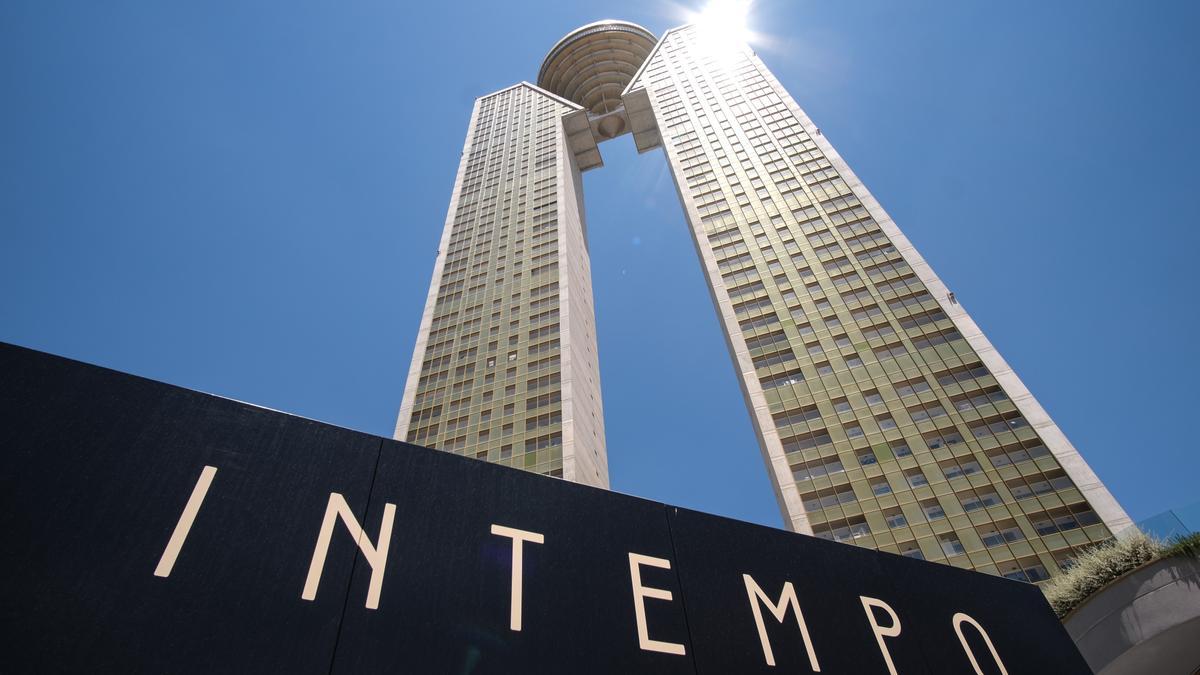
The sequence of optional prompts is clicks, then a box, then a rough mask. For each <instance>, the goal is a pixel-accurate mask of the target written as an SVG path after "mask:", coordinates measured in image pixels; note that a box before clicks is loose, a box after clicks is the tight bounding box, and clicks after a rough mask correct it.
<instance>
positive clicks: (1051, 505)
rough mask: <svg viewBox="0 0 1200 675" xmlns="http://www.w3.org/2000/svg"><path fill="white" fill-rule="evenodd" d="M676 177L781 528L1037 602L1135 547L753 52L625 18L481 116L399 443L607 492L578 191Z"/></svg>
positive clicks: (1048, 424) (595, 27)
mask: <svg viewBox="0 0 1200 675" xmlns="http://www.w3.org/2000/svg"><path fill="white" fill-rule="evenodd" d="M625 133H631V134H632V137H633V140H634V143H635V144H636V145H637V148H638V150H639V151H640V152H646V151H648V150H651V149H654V148H657V147H661V148H662V149H663V150H664V152H665V155H666V158H667V161H668V163H669V165H670V168H671V174H672V176H673V178H674V181H675V185H676V188H677V190H678V193H679V195H680V200H681V202H682V206H683V208H684V212H685V216H686V219H687V222H688V224H689V227H690V228H691V231H692V235H693V242H694V244H695V246H696V251H697V254H698V256H699V257H700V260H701V262H702V267H703V269H704V273H705V276H706V278H707V280H708V286H709V291H710V293H711V296H712V299H713V304H714V306H715V307H716V309H717V312H718V314H719V317H720V320H721V323H722V326H723V328H724V334H725V338H726V344H727V346H728V348H729V352H730V355H731V358H732V360H733V363H734V367H735V369H736V370H737V373H738V376H739V380H740V382H741V387H742V393H743V396H744V398H745V400H746V405H747V408H748V410H749V412H750V416H751V419H752V421H753V424H754V428H755V431H756V434H757V436H758V442H759V447H760V450H761V452H762V455H763V459H764V461H765V463H766V465H767V469H768V473H769V475H770V478H771V482H772V484H773V486H774V488H775V492H776V498H777V500H778V503H779V505H780V509H781V511H782V513H783V519H784V522H785V524H786V525H787V526H788V527H789V528H790V529H792V530H794V531H797V532H802V533H807V534H814V535H816V536H820V537H825V538H828V539H834V540H838V541H847V542H852V543H855V544H858V545H864V546H869V547H873V548H878V549H881V550H887V551H892V552H896V553H901V554H903V555H908V556H912V557H920V558H927V559H932V560H939V561H945V562H949V563H951V564H955V565H958V566H962V567H969V568H974V569H979V570H982V571H988V572H993V573H999V574H1004V575H1006V576H1010V577H1012V578H1017V579H1023V580H1029V581H1038V580H1040V579H1043V578H1046V577H1047V576H1048V575H1049V574H1052V573H1053V572H1054V571H1055V570H1056V569H1058V568H1060V567H1061V566H1063V565H1064V564H1066V563H1067V562H1068V561H1069V560H1070V559H1071V558H1072V557H1073V556H1074V555H1075V554H1076V552H1077V550H1078V549H1079V548H1080V547H1083V546H1087V545H1088V544H1091V543H1094V542H1098V541H1103V540H1105V539H1108V538H1109V537H1111V536H1112V535H1113V534H1114V533H1116V532H1119V531H1120V530H1122V529H1124V528H1125V527H1126V526H1128V525H1129V524H1130V521H1129V518H1128V517H1127V516H1126V514H1125V512H1124V511H1123V510H1122V509H1121V507H1120V505H1118V504H1117V502H1116V501H1115V500H1114V499H1113V497H1112V496H1111V494H1109V492H1108V490H1107V489H1106V488H1105V487H1104V485H1103V484H1102V483H1101V482H1100V480H1099V479H1098V478H1097V477H1096V475H1095V474H1094V473H1093V472H1092V470H1091V468H1090V467H1089V466H1088V465H1087V463H1086V462H1085V461H1084V460H1083V458H1082V457H1081V456H1080V455H1079V453H1078V452H1077V451H1076V450H1075V449H1074V447H1073V446H1072V445H1071V444H1070V442H1069V441H1068V440H1067V439H1066V437H1065V436H1064V435H1063V433H1062V432H1061V431H1060V430H1059V429H1058V427H1057V426H1056V425H1055V424H1054V422H1053V420H1051V419H1050V417H1049V416H1048V415H1047V414H1046V412H1045V411H1044V410H1043V409H1042V408H1041V406H1040V405H1039V404H1038V403H1037V401H1036V400H1035V399H1034V398H1033V396H1032V395H1031V394H1030V393H1029V391H1028V390H1027V389H1026V388H1025V386H1024V384H1022V382H1021V381H1020V379H1018V378H1017V376H1016V374H1015V373H1013V371H1012V369H1011V368H1010V367H1009V366H1008V365H1007V364H1006V363H1005V361H1004V360H1003V358H1001V356H1000V355H999V353H998V352H997V351H996V350H995V348H994V347H993V346H992V345H991V343H990V342H989V341H988V340H987V338H986V336H984V335H983V333H982V332H981V331H980V330H979V328H978V327H977V326H976V325H975V323H974V322H973V321H972V320H971V318H970V316H969V315H968V314H967V313H966V311H965V309H964V308H963V307H962V306H961V304H959V303H958V301H957V300H956V298H955V297H954V295H953V294H952V293H950V292H949V291H948V290H947V289H946V287H945V285H944V284H943V283H942V282H941V281H940V280H939V279H938V277H937V276H936V274H934V272H933V270H932V269H931V268H930V267H929V265H928V264H927V263H926V262H925V261H924V260H923V259H922V258H921V256H920V254H919V253H918V252H917V251H916V250H915V249H914V248H913V246H912V245H911V243H909V241H908V239H907V238H905V236H904V234H903V233H902V232H901V231H900V230H899V229H898V228H897V227H896V225H895V224H894V223H893V222H892V220H891V219H890V218H889V217H888V215H887V213H886V212H885V211H884V210H883V209H882V207H880V205H879V204H878V202H876V201H875V199H874V197H872V195H871V193H870V192H869V191H868V190H867V189H866V187H865V186H863V184H862V183H861V182H860V181H859V180H858V179H857V178H856V177H855V175H854V173H853V172H852V171H851V170H850V168H849V166H847V165H846V163H845V162H844V161H843V160H842V158H841V157H840V156H839V155H838V154H837V151H836V150H834V148H833V147H832V146H831V145H830V144H829V142H828V141H827V140H826V139H825V137H824V136H823V135H822V134H821V132H820V130H819V129H818V128H817V127H816V126H814V125H813V123H812V121H811V120H810V119H809V118H808V117H807V115H805V114H804V112H803V111H802V110H801V109H800V108H799V106H797V105H796V103H795V101H794V100H793V99H792V98H791V96H790V95H788V93H787V91H786V90H784V88H783V87H782V86H781V85H780V83H779V82H778V81H777V80H776V79H775V78H774V76H773V75H772V74H771V73H770V71H768V70H767V68H766V67H765V66H764V65H763V63H762V61H761V60H759V58H758V57H757V56H756V55H755V54H754V53H753V52H752V51H750V50H749V49H748V48H747V47H746V46H745V45H742V44H737V43H732V42H730V41H728V40H727V39H724V38H722V37H721V36H719V35H714V34H712V32H711V31H705V30H704V29H702V28H701V27H698V26H694V25H687V26H682V27H680V28H676V29H673V30H669V31H667V32H666V33H665V34H664V35H663V36H662V38H661V39H655V38H654V36H653V35H652V34H651V33H650V32H649V31H647V30H646V29H644V28H641V27H640V26H636V25H634V24H629V23H626V22H620V21H603V22H598V23H595V24H589V25H587V26H583V27H581V28H579V29H577V30H575V31H573V32H572V33H570V34H568V35H567V36H566V37H564V38H563V39H562V40H561V41H559V43H558V44H556V45H555V46H554V48H553V49H551V51H550V53H549V54H548V55H547V57H546V59H545V61H544V62H543V64H542V67H541V70H540V72H539V76H538V84H537V86H534V85H531V84H528V83H521V84H519V85H515V86H513V87H511V88H509V89H505V90H502V91H500V92H497V93H495V94H491V95H489V96H485V97H482V98H481V99H479V100H478V101H477V102H476V105H475V111H474V113H473V114H472V120H471V126H470V129H469V130H468V135H467V136H468V137H467V145H466V147H465V148H464V152H463V159H462V164H461V165H460V168H459V175H458V178H457V180H456V184H455V189H454V196H453V198H452V200H451V206H450V213H449V214H448V216H447V223H446V229H445V232H444V234H443V239H442V246H441V250H440V251H439V254H438V260H437V263H436V265H435V268H434V279H433V284H432V285H431V288H430V294H429V298H428V301H427V304H426V309H425V314H424V316H423V318H422V323H421V331H420V335H419V338H418V342H417V349H416V350H415V352H414V356H413V361H412V368H411V369H410V372H409V380H408V386H407V388H406V390H405V396H404V402H403V404H402V407H401V411H400V416H399V420H398V422H397V437H398V438H403V439H406V440H409V441H412V442H415V443H420V444H426V445H431V446H433V447H438V448H441V449H444V450H449V451H454V452H460V453H463V454H468V455H472V456H477V457H480V458H481V459H488V460H491V461H502V462H505V463H510V464H513V465H515V466H519V467H523V468H529V469H532V470H536V471H541V472H543V473H549V474H551V475H561V476H562V477H564V478H567V479H569V480H577V481H580V482H586V483H590V484H594V485H599V486H606V485H607V469H606V459H605V458H606V455H605V447H604V434H603V418H602V409H601V401H600V391H599V375H598V368H597V354H596V338H595V328H594V313H593V309H592V297H591V287H590V281H589V273H588V266H589V259H588V255H587V238H586V226H585V222H584V214H583V209H582V203H581V197H582V195H581V191H580V179H579V173H580V172H581V171H585V170H588V169H591V168H594V167H598V166H601V165H602V160H601V157H600V153H599V148H598V144H599V143H600V142H602V141H604V140H607V139H609V138H614V137H617V136H620V135H623V134H625Z"/></svg>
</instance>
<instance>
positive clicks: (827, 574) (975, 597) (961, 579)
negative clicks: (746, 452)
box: [668, 507, 1091, 675]
mask: <svg viewBox="0 0 1200 675" xmlns="http://www.w3.org/2000/svg"><path fill="white" fill-rule="evenodd" d="M668 513H669V519H670V522H671V533H672V537H673V539H674V544H675V553H676V561H677V562H678V567H679V571H680V572H679V573H680V582H681V585H682V586H683V589H684V603H685V605H686V606H687V614H688V624H689V626H690V628H691V635H692V641H693V644H695V646H696V663H697V672H698V673H701V674H704V675H711V674H719V673H735V672H736V673H771V672H794V673H807V672H812V671H811V670H810V668H809V661H808V657H807V652H806V651H805V646H804V641H803V638H802V636H801V632H800V629H799V627H798V625H797V622H796V616H795V613H794V611H793V610H791V609H789V610H788V614H787V615H786V616H785V618H784V622H782V623H781V622H779V621H777V620H776V619H775V617H774V616H773V615H772V613H771V610H770V609H769V608H768V607H767V606H766V605H763V604H760V608H761V610H760V611H761V612H762V617H763V623H764V626H765V629H766V631H767V636H768V639H769V642H770V645H771V649H772V652H773V654H772V656H773V657H774V659H775V663H776V666H775V667H771V666H768V665H767V663H766V659H765V656H764V651H763V648H762V642H761V640H760V638H759V633H758V629H757V626H756V623H755V620H754V615H753V613H752V609H751V605H750V600H749V597H748V594H747V592H746V585H745V583H744V580H743V575H744V574H749V575H750V576H751V577H752V578H753V579H754V580H755V582H756V583H757V585H758V586H759V587H761V589H762V591H763V592H764V593H765V594H766V595H767V597H768V598H769V599H770V600H771V601H772V602H773V603H777V604H778V603H779V601H780V597H781V592H782V590H783V586H784V584H785V583H786V582H791V583H792V585H793V587H794V589H795V591H796V598H797V600H798V603H799V605H800V608H801V611H802V612H803V614H804V618H805V624H806V626H807V628H808V631H809V636H810V638H811V641H812V643H813V648H814V652H815V654H816V657H817V660H818V665H819V666H820V669H821V670H820V672H822V673H831V674H833V673H884V674H886V673H888V668H887V664H886V662H885V661H884V659H883V656H882V654H881V651H880V649H879V646H878V643H877V641H876V638H875V634H874V632H873V631H872V628H871V624H870V622H869V621H868V619H867V615H866V610H865V609H864V607H863V603H862V600H861V599H860V598H861V596H867V597H869V598H873V599H877V600H881V601H883V602H884V603H886V604H887V605H888V606H889V607H891V608H892V609H893V610H894V611H895V613H896V615H897V617H898V618H899V620H900V633H899V635H896V636H894V637H885V638H884V640H885V643H886V645H887V649H888V652H889V654H890V655H891V657H892V661H893V664H894V666H895V668H896V671H897V672H899V673H905V674H908V673H939V674H940V673H946V674H950V673H956V674H957V673H974V672H975V670H974V669H973V668H972V666H971V663H970V661H969V660H968V658H967V656H966V651H965V650H964V649H963V647H962V645H961V643H960V641H959V638H958V636H957V634H956V633H955V630H954V627H953V623H952V620H953V618H954V616H955V614H957V613H959V612H962V613H965V614H967V615H969V616H970V617H971V618H973V619H974V620H975V621H977V622H978V623H979V624H980V625H981V626H983V628H984V629H985V630H986V631H987V633H988V635H989V637H990V638H991V640H992V643H993V645H994V646H995V648H996V650H997V652H998V653H999V655H1000V658H1001V659H1002V661H1003V663H1004V665H1005V667H1006V669H1007V671H1008V672H1009V673H1010V674H1013V675H1015V674H1016V673H1056V674H1063V675H1067V674H1075V673H1078V674H1079V675H1086V674H1087V673H1090V672H1091V671H1090V670H1089V669H1088V667H1087V665H1086V663H1085V662H1084V661H1083V659H1082V657H1081V656H1080V655H1079V652H1078V651H1077V650H1076V649H1075V646H1074V644H1073V643H1072V642H1071V640H1070V638H1069V637H1068V636H1067V634H1066V632H1065V631H1064V629H1063V627H1062V625H1061V624H1059V622H1058V620H1057V619H1056V618H1055V616H1054V614H1053V613H1052V612H1051V611H1050V608H1049V606H1048V605H1047V604H1046V601H1045V599H1044V598H1043V597H1042V594H1041V591H1039V590H1038V589H1037V587H1035V586H1032V585H1029V584H1024V583H1019V582H1015V581H1009V580H1008V579H1003V578H1000V577H995V576H991V575H985V574H980V573H977V572H969V571H966V570H960V569H956V568H953V567H950V566H947V565H938V564H933V563H927V562H922V561H917V560H911V559H909V558H905V557H902V556H897V555H892V554H887V553H880V552H877V551H871V550H867V549H863V548H858V547H854V546H847V545H844V544H837V543H834V542H829V541H824V540H822V539H817V538H815V537H807V536H803V535H798V534H794V533H790V532H783V531H781V530H774V529H771V528H766V527H761V526H758V525H751V524H748V523H741V522H737V521H733V520H729V519H726V518H719V517H716V516H710V515H705V514H701V513H696V512H694V511H688V510H686V509H676V508H673V507H669V508H668ZM733 542H736V544H733ZM873 611H874V613H875V616H876V617H877V619H876V621H877V623H878V624H879V625H881V626H883V627H889V626H891V625H892V622H891V618H890V617H889V616H888V615H887V614H886V613H885V612H884V611H883V610H879V609H875V610H873ZM963 633H964V635H966V636H967V639H968V643H969V644H970V645H971V647H972V650H973V652H974V654H975V656H976V659H977V661H978V663H979V666H980V668H982V670H983V672H984V673H986V674H988V675H991V674H992V673H999V672H1000V670H999V669H998V668H997V667H996V666H995V663H994V660H993V659H992V657H991V654H990V652H989V651H988V648H987V646H986V644H985V643H984V642H983V641H982V639H981V638H980V637H979V635H978V633H977V632H975V630H974V629H973V628H971V627H969V626H967V627H964V629H963Z"/></svg>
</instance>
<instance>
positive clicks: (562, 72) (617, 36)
mask: <svg viewBox="0 0 1200 675" xmlns="http://www.w3.org/2000/svg"><path fill="white" fill-rule="evenodd" d="M657 42H658V38H656V37H654V33H651V32H650V31H648V30H646V29H645V28H642V27H641V26H639V25H637V24H635V23H630V22H628V21H616V20H613V19H606V20H604V21H597V22H595V23H589V24H587V25H586V26H580V27H579V28H576V29H575V30H573V31H571V32H570V33H568V34H567V36H566V37H564V38H563V39H561V40H559V41H558V44H556V45H554V47H553V48H552V49H551V50H550V53H549V54H547V55H546V58H545V60H543V61H542V67H541V70H539V71H538V78H537V84H538V86H539V87H541V88H542V89H545V90H547V91H550V92H553V93H555V94H557V95H559V96H562V97H563V98H565V99H567V100H568V101H573V102H575V103H578V104H579V105H581V106H583V107H584V108H586V109H587V111H588V112H589V113H591V114H592V115H595V116H602V115H606V114H607V113H611V112H614V111H615V110H617V109H618V108H620V106H621V92H622V91H624V90H625V87H626V86H627V85H628V84H629V82H630V81H631V80H633V76H634V75H635V74H637V71H638V68H641V67H642V63H643V62H644V61H645V60H646V57H647V56H649V55H650V52H651V50H653V49H654V45H655V43H657Z"/></svg>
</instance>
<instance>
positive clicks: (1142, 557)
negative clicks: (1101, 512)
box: [1042, 532, 1164, 618]
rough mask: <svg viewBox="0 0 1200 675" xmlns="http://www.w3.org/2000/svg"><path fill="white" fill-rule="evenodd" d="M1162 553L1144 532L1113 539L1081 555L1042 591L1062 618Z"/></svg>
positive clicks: (1155, 542)
mask: <svg viewBox="0 0 1200 675" xmlns="http://www.w3.org/2000/svg"><path fill="white" fill-rule="evenodd" d="M1163 550H1164V548H1163V545H1162V544H1161V543H1159V542H1158V541H1156V540H1154V539H1151V538H1150V537H1148V536H1146V535H1145V534H1144V533H1142V532H1137V533H1136V534H1131V535H1129V536H1125V537H1122V538H1120V539H1113V540H1110V541H1109V542H1107V543H1104V544H1101V545H1099V546H1095V547H1093V548H1092V549H1090V550H1089V551H1087V552H1085V553H1083V554H1081V555H1080V556H1079V557H1078V558H1076V559H1075V564H1074V565H1073V566H1072V567H1071V569H1069V570H1067V571H1066V572H1063V573H1062V574H1060V575H1059V576H1057V577H1055V578H1053V579H1051V580H1050V581H1049V582H1047V583H1046V584H1045V585H1044V586H1043V587H1042V592H1043V593H1045V595H1046V600H1048V601H1049V602H1050V607H1052V608H1053V609H1054V613H1055V614H1057V615H1058V616H1059V617H1060V618H1061V617H1063V616H1065V615H1066V614H1067V612H1070V611H1071V610H1072V609H1074V608H1075V607H1077V606H1078V605H1079V604H1080V603H1081V602H1083V601H1084V600H1086V599H1087V597H1088V596H1090V595H1091V594H1092V593H1095V592H1096V591H1098V590H1100V589H1101V588H1103V587H1104V586H1106V585H1108V584H1109V583H1110V582H1112V581H1113V580H1115V579H1117V578H1118V577H1120V576H1122V575H1124V574H1127V573H1129V572H1131V571H1133V570H1135V569H1137V568H1139V567H1141V566H1142V565H1145V564H1146V563H1148V562H1151V561H1153V560H1156V559H1157V558H1159V557H1161V555H1162V552H1163Z"/></svg>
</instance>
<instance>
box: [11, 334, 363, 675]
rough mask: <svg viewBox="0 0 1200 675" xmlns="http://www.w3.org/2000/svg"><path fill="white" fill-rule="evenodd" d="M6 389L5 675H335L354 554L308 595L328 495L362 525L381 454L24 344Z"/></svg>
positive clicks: (288, 420) (346, 552)
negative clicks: (192, 502) (195, 501)
mask: <svg viewBox="0 0 1200 675" xmlns="http://www.w3.org/2000/svg"><path fill="white" fill-rule="evenodd" d="M0 373H2V379H0V451H2V452H3V458H4V470H3V473H2V474H0V531H3V532H4V533H5V535H6V539H7V542H8V544H7V545H8V546H12V547H13V548H9V549H8V550H7V551H6V552H5V553H4V554H3V558H2V560H3V562H2V563H0V570H2V573H3V577H4V581H3V583H2V584H0V613H2V614H0V616H2V619H0V624H2V625H3V631H4V635H5V638H4V642H5V644H7V645H9V648H6V650H5V655H4V664H5V665H4V668H3V669H4V670H5V671H7V672H28V671H39V672H146V673H166V672H171V673H188V672H196V673H201V672H204V673H215V672H280V673H304V672H311V673H317V672H328V669H329V664H330V663H331V661H332V656H333V646H334V641H335V639H336V635H337V628H338V622H339V620H340V617H341V611H342V605H343V599H344V597H345V588H346V584H347V583H348V582H349V573H350V567H351V563H352V560H353V556H354V550H355V549H354V547H353V545H351V546H349V547H336V546H335V547H334V548H333V550H332V551H331V553H330V556H329V559H328V562H327V566H326V569H325V573H324V576H323V577H322V584H321V592H320V593H319V594H318V597H317V599H316V601H315V602H306V601H303V600H301V599H300V593H301V591H302V589H303V586H304V581H305V576H306V574H307V571H308V564H309V560H310V558H311V556H312V551H313V546H314V543H315V540H316V536H317V532H318V530H319V528H320V523H321V517H322V514H323V513H324V509H325V501H326V499H327V497H328V493H329V492H331V491H338V492H341V493H343V494H344V495H346V498H347V500H348V501H349V502H350V504H351V505H354V506H356V507H357V508H358V509H359V512H360V514H361V512H362V510H363V509H365V507H366V503H367V497H368V490H369V488H370V481H371V478H372V472H373V471H374V468H375V462H376V459H377V456H378V450H379V443H380V440H379V439H377V438H373V437H370V436H366V435H363V434H358V433H354V432H351V431H346V430H342V429H337V428H334V427H331V426H328V425H323V424H318V423H316V422H311V421H308V420H303V419H300V418H296V417H290V416H287V415H282V414H279V413H276V412H272V411H268V410H263V409H260V408H255V407H253V406H249V405H245V404H241V403H236V402H234V401H229V400H225V399H220V398H216V397H213V396H207V395H204V394H199V393H195V392H190V391H186V390H183V389H179V388H176V387H171V386H168V385H164V384H160V383H157V382H152V381H149V380H144V379H141V378H137V377H133V376H129V375H124V374H121V373H116V372H113V371H110V370H105V369H102V368H96V367H93V366H85V365H83V364H79V363H76V362H73V361H68V360H65V359H59V358H57V357H52V356H48V355H44V354H39V353H37V352H33V351H29V350H25V349H20V348H17V347H12V346H9V345H0ZM206 465H209V466H215V467H217V473H216V475H215V476H214V478H213V481H212V484H211V487H210V488H209V491H208V493H207V496H206V498H205V500H204V502H203V505H202V506H201V508H200V510H199V512H198V514H197V517H196V519H195V522H194V525H193V527H192V529H191V531H190V533H189V536H188V537H187V539H186V542H185V544H184V546H183V547H182V549H181V551H180V554H179V556H178V558H177V561H176V563H175V565H174V567H173V569H172V571H171V574H170V576H168V577H166V578H160V577H156V576H154V571H155V568H156V566H157V565H158V563H159V559H160V556H161V555H162V553H163V550H164V548H165V547H166V544H167V542H168V540H169V539H170V537H171V534H172V532H173V531H174V529H175V525H176V522H177V521H178V519H179V517H180V514H181V513H182V511H183V509H184V505H185V504H186V503H187V502H188V499H189V497H190V496H191V493H192V490H193V487H194V486H195V484H196V481H197V479H198V478H199V476H200V474H201V471H202V470H203V468H204V467H205V466H206ZM14 645H19V648H17V649H12V647H13V646H14Z"/></svg>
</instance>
